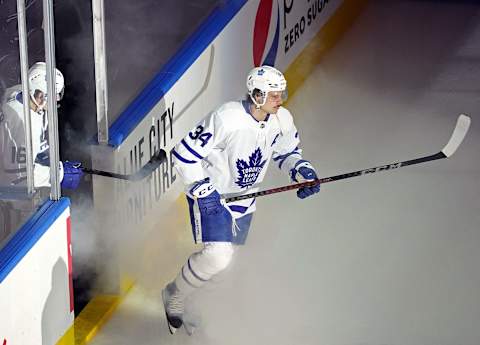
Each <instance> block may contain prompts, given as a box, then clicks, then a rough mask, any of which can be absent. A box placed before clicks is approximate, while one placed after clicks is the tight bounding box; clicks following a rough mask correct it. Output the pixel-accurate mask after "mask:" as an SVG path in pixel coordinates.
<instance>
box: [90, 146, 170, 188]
mask: <svg viewBox="0 0 480 345" xmlns="http://www.w3.org/2000/svg"><path fill="white" fill-rule="evenodd" d="M166 160H167V154H166V153H165V151H164V150H160V151H158V152H157V153H155V154H154V155H153V156H152V158H150V160H149V161H148V162H147V164H145V165H144V166H143V167H141V168H140V169H139V170H138V171H137V172H135V173H133V174H127V175H123V174H117V173H113V172H109V171H102V170H96V169H89V168H85V167H81V169H82V171H83V172H84V173H86V174H93V175H100V176H107V177H113V178H118V179H121V180H129V181H139V180H142V179H143V178H145V177H147V176H148V175H150V174H151V173H152V172H153V171H154V170H155V169H157V168H158V167H159V166H160V164H162V163H163V162H165V161H166Z"/></svg>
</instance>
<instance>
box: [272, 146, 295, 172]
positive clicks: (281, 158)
mask: <svg viewBox="0 0 480 345" xmlns="http://www.w3.org/2000/svg"><path fill="white" fill-rule="evenodd" d="M294 154H297V155H300V152H298V147H297V148H296V149H295V150H293V151H292V152H289V153H286V154H284V155H279V156H276V157H274V158H273V160H274V161H275V162H277V161H279V162H278V167H279V168H280V169H281V168H282V165H283V163H284V162H285V160H286V159H287V158H288V157H290V156H291V155H294Z"/></svg>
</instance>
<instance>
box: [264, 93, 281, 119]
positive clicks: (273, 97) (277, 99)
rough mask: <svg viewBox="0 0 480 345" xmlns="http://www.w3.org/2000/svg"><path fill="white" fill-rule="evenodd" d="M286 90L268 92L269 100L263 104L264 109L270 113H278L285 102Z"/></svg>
mask: <svg viewBox="0 0 480 345" xmlns="http://www.w3.org/2000/svg"><path fill="white" fill-rule="evenodd" d="M284 94H285V92H284V91H270V92H269V93H268V94H267V100H266V101H265V104H264V105H263V107H262V108H263V110H265V111H266V112H267V113H268V114H276V113H277V111H278V108H280V106H281V105H282V104H283V101H284Z"/></svg>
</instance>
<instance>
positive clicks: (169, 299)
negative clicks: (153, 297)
mask: <svg viewBox="0 0 480 345" xmlns="http://www.w3.org/2000/svg"><path fill="white" fill-rule="evenodd" d="M162 300H163V306H164V308H165V316H166V319H167V324H168V330H169V331H170V333H171V334H175V332H176V331H177V329H179V328H180V327H182V324H183V313H184V309H185V308H184V303H183V296H182V294H181V293H180V292H179V291H178V289H177V288H176V286H175V284H173V283H170V284H168V285H167V286H166V287H165V289H163V290H162Z"/></svg>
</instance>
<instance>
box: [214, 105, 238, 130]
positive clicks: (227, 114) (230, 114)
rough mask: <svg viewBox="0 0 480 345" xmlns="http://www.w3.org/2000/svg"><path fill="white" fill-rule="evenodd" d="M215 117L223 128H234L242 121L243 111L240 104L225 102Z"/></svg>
mask: <svg viewBox="0 0 480 345" xmlns="http://www.w3.org/2000/svg"><path fill="white" fill-rule="evenodd" d="M215 116H216V117H217V118H218V119H219V120H220V121H221V122H222V123H223V124H224V126H233V127H235V126H236V123H237V122H239V121H242V120H243V117H244V116H245V109H244V108H243V105H242V103H241V102H227V103H224V104H222V105H221V106H220V107H219V108H218V109H217V111H215Z"/></svg>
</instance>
